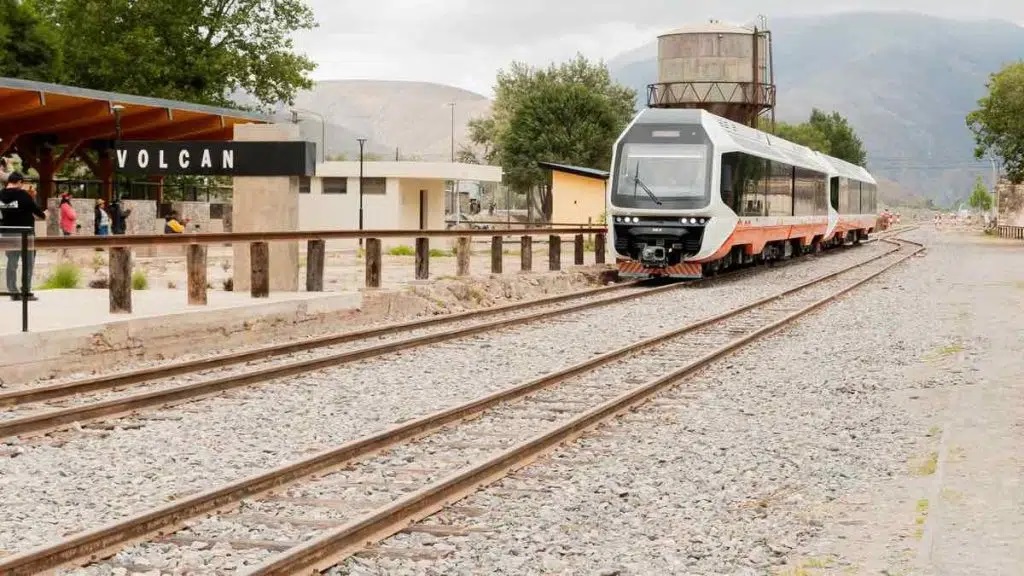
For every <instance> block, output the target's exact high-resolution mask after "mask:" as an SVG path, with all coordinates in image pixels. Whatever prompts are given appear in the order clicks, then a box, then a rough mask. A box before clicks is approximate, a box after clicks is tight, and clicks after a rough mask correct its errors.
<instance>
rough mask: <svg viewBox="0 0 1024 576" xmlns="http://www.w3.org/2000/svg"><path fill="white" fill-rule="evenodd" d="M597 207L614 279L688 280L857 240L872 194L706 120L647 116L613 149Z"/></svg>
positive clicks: (848, 171) (835, 167)
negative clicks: (602, 207) (603, 210)
mask: <svg viewBox="0 0 1024 576" xmlns="http://www.w3.org/2000/svg"><path fill="white" fill-rule="evenodd" d="M606 200H607V221H606V223H607V226H608V241H609V244H610V245H611V248H612V250H613V251H614V255H615V261H616V266H617V268H618V270H619V275H620V276H622V277H626V278H652V277H668V278H682V279H695V278H702V277H704V276H708V275H714V274H716V273H718V272H719V271H722V270H725V269H728V268H731V267H736V266H740V265H749V264H754V263H760V262H772V261H777V260H784V259H788V258H791V257H793V256H795V255H800V254H805V253H808V252H815V251H820V250H823V249H826V248H831V247H835V246H839V245H843V244H850V243H859V242H861V241H863V240H865V239H867V238H868V236H869V234H871V233H872V232H874V229H875V226H876V210H877V204H878V185H877V182H876V181H875V179H874V178H873V177H872V176H871V174H870V173H869V172H868V171H867V170H866V169H865V168H863V167H861V166H857V165H855V164H852V163H850V162H846V161H844V160H841V159H839V158H834V157H831V156H828V155H825V154H822V153H820V152H817V151H815V150H812V149H810V148H807V147H805V146H802V145H799V144H795V143H793V142H790V141H787V140H783V139H781V138H779V137H777V136H775V135H772V134H769V133H767V132H763V131H761V130H757V129H755V128H752V127H750V126H746V125H744V124H740V123H737V122H734V121H731V120H729V119H727V118H723V117H720V116H716V115H714V114H712V113H710V112H708V111H706V110H700V109H681V108H647V109H644V110H642V111H640V112H639V113H638V114H637V115H636V117H635V118H634V119H633V121H632V122H630V124H629V125H628V126H627V127H626V128H625V130H624V131H623V132H622V134H621V135H620V136H619V138H618V139H617V140H616V142H615V145H614V149H613V151H612V166H611V173H610V175H609V178H608V186H607V189H606Z"/></svg>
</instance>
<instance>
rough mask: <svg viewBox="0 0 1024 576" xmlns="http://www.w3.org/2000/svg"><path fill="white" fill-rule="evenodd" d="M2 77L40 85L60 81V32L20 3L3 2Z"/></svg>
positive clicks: (0, 35) (0, 28) (0, 25)
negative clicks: (33, 81)
mask: <svg viewBox="0 0 1024 576" xmlns="http://www.w3.org/2000/svg"><path fill="white" fill-rule="evenodd" d="M0 11H2V12H0V13H2V16H0V76H5V77H9V78H22V79H25V80H36V81H39V82H57V81H59V80H60V78H61V63H62V59H61V50H60V38H59V36H58V34H57V29H56V28H55V27H54V26H53V24H52V23H51V22H49V21H48V20H46V19H44V18H42V17H40V15H39V13H38V12H37V11H36V9H35V7H34V6H33V5H31V4H26V3H25V2H22V1H21V0H0Z"/></svg>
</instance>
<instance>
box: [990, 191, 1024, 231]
mask: <svg viewBox="0 0 1024 576" xmlns="http://www.w3.org/2000/svg"><path fill="white" fill-rule="evenodd" d="M996 197H997V198H998V200H997V206H998V208H999V220H998V221H999V224H1002V225H1003V226H1024V183H1022V184H1011V183H1010V181H1009V180H1000V181H999V184H998V185H997V186H996Z"/></svg>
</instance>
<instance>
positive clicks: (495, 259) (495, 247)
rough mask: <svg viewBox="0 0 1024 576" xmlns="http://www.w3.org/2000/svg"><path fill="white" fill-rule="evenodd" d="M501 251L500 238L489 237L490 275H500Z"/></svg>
mask: <svg viewBox="0 0 1024 576" xmlns="http://www.w3.org/2000/svg"><path fill="white" fill-rule="evenodd" d="M503 249H504V245H503V243H502V237H501V236H491V274H501V264H502V262H501V260H502V250H503Z"/></svg>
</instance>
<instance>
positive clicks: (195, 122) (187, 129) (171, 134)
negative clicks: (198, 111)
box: [125, 116, 224, 140]
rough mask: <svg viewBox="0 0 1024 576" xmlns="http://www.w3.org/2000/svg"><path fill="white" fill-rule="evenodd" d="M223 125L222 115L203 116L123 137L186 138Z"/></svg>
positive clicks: (149, 138)
mask: <svg viewBox="0 0 1024 576" xmlns="http://www.w3.org/2000/svg"><path fill="white" fill-rule="evenodd" d="M223 127H224V118H223V117H222V116H203V117H200V118H194V119H191V120H185V121H184V122H181V123H179V124H168V125H166V126H160V127H158V128H151V129H148V130H140V131H137V132H132V133H131V134H125V139H128V138H130V139H132V140H175V139H178V138H187V137H189V136H192V135H194V134H201V133H203V132H211V131H214V130H218V129H220V128H223Z"/></svg>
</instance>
